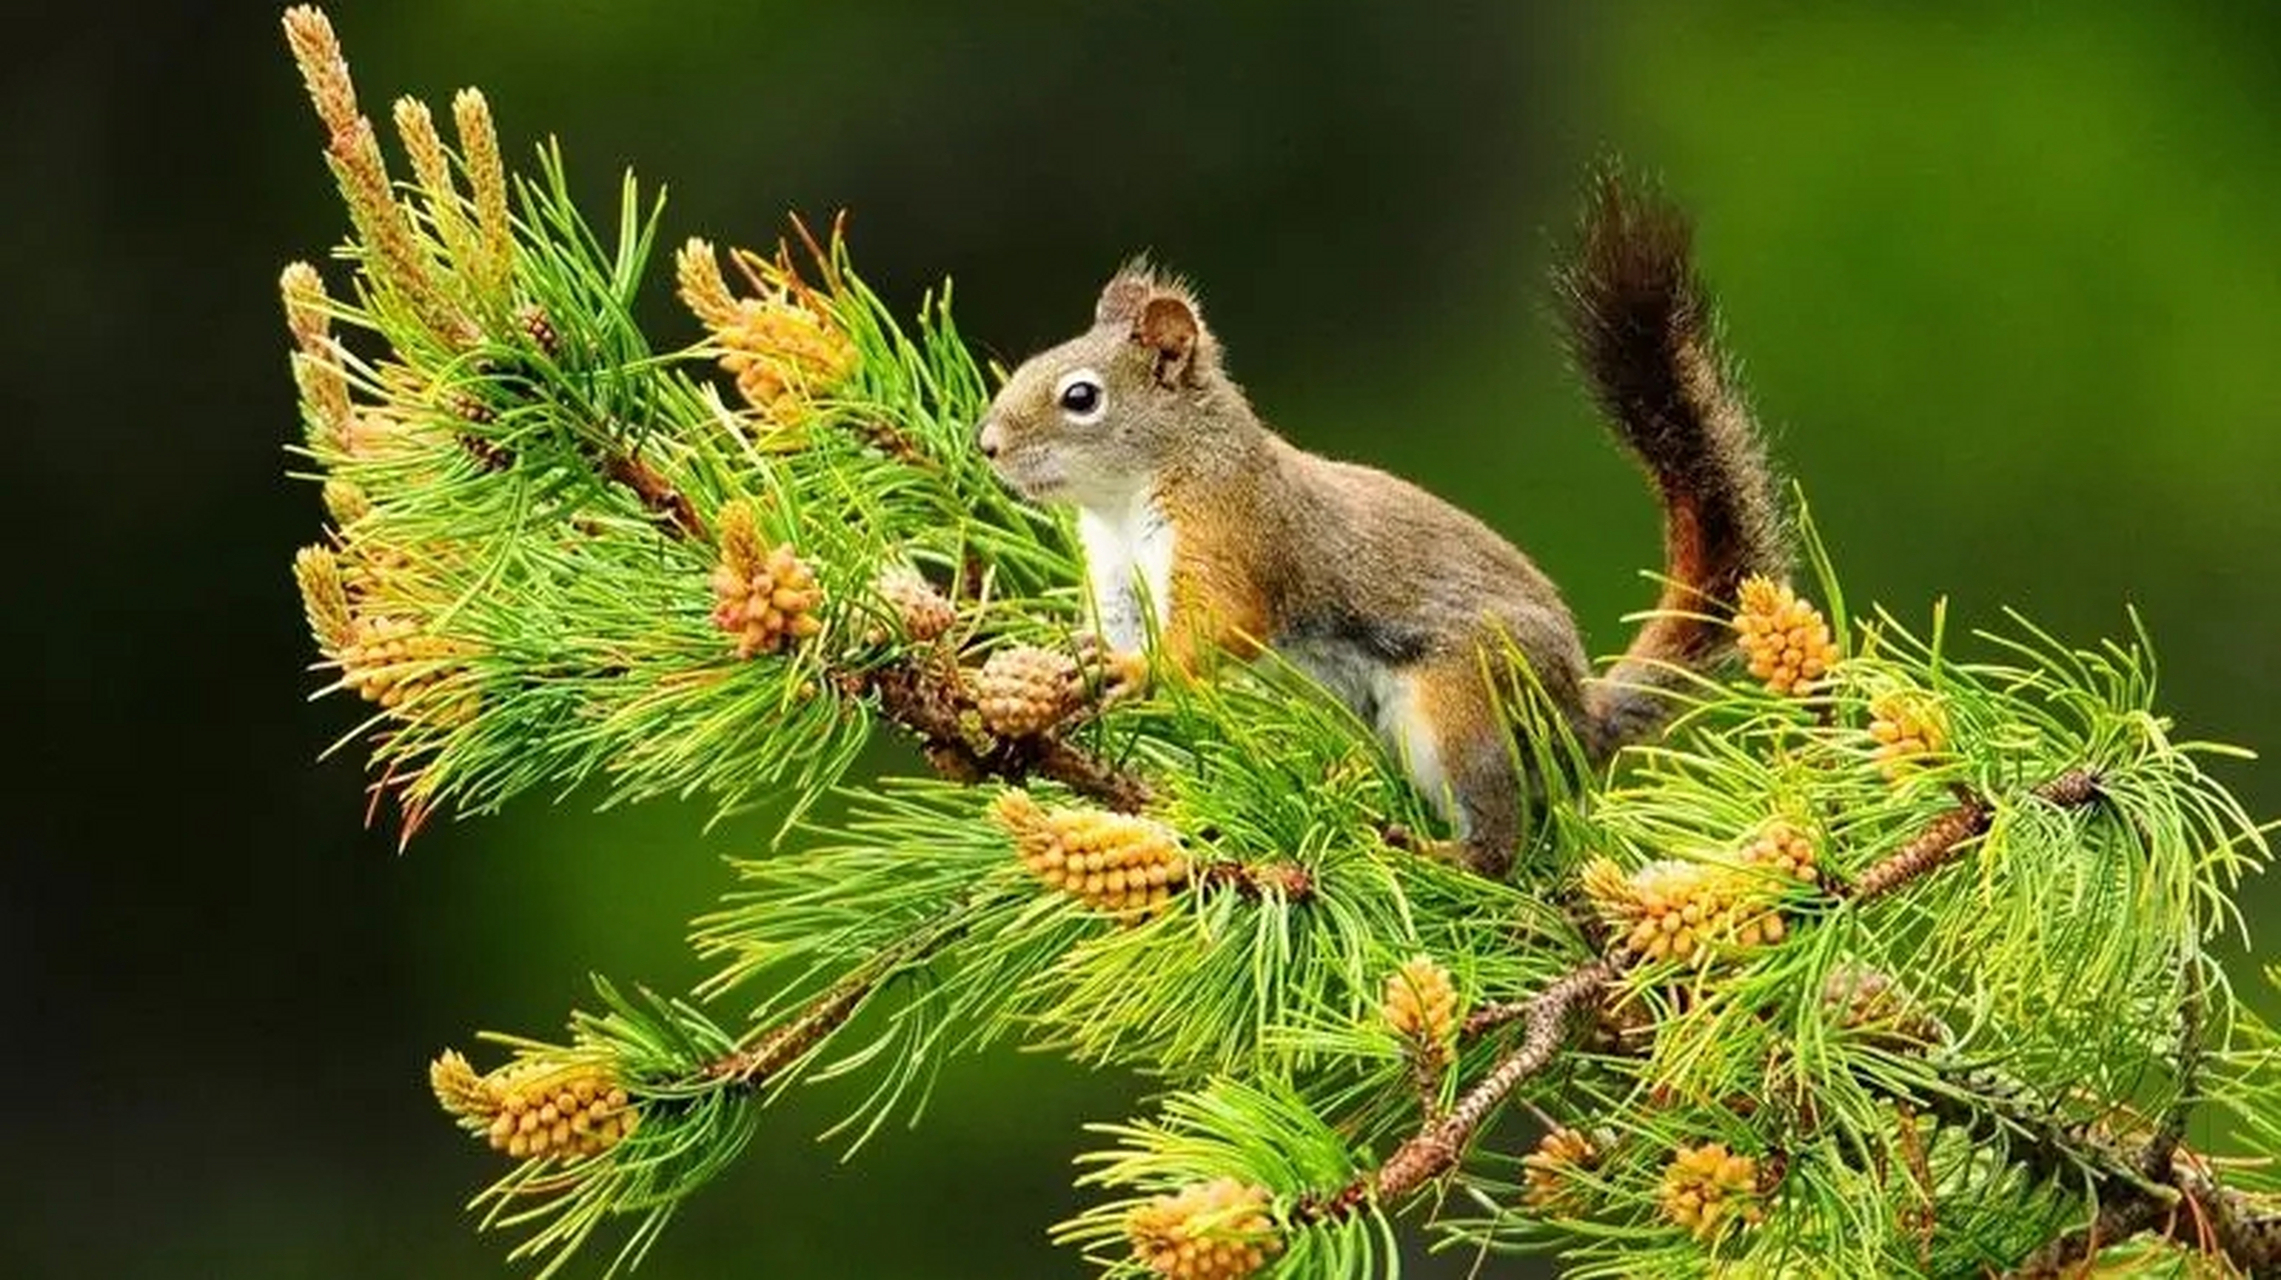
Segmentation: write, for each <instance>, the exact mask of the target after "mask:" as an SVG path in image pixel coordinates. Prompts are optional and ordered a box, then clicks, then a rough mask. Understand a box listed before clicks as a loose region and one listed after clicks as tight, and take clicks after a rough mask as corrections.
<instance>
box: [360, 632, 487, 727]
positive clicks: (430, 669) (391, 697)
mask: <svg viewBox="0 0 2281 1280" xmlns="http://www.w3.org/2000/svg"><path fill="white" fill-rule="evenodd" d="M468 652H469V647H468V645H467V644H466V642H464V641H460V640H454V639H452V638H451V637H449V636H439V635H431V634H429V633H428V632H427V631H425V630H423V629H422V628H421V626H420V624H419V623H417V622H414V621H412V620H411V619H409V618H401V617H391V616H388V615H378V616H371V617H358V618H355V619H353V620H352V621H351V622H350V624H349V630H348V639H347V642H346V643H344V644H342V645H340V646H339V648H337V649H336V650H335V651H334V653H333V661H335V662H336V663H338V664H339V665H340V669H341V683H342V684H344V685H346V686H348V687H349V688H351V689H354V690H356V693H357V696H358V697H361V698H363V699H364V700H365V701H366V702H370V703H374V704H376V705H378V706H381V707H384V708H386V709H387V710H390V711H394V712H398V713H399V714H402V715H405V716H411V715H413V714H418V715H420V716H421V717H422V718H427V719H432V720H434V721H436V722H437V723H439V724H464V723H466V722H467V721H468V720H470V719H472V718H473V717H474V715H475V707H476V699H475V695H474V693H473V691H465V692H462V693H461V694H459V695H458V696H457V697H454V698H452V699H451V700H450V701H449V702H446V703H438V704H435V705H429V702H428V695H429V694H430V693H431V692H432V691H434V690H436V689H437V688H438V687H439V686H441V685H442V684H443V683H444V682H445V681H446V680H447V679H448V678H449V677H450V676H451V675H452V674H453V673H454V672H455V671H456V670H458V669H459V666H460V662H459V660H460V659H463V658H465V657H466V656H467V654H468Z"/></svg>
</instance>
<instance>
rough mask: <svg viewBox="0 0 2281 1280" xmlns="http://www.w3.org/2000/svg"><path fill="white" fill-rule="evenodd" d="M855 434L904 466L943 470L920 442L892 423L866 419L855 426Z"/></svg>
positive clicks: (922, 469)
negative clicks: (922, 447)
mask: <svg viewBox="0 0 2281 1280" xmlns="http://www.w3.org/2000/svg"><path fill="white" fill-rule="evenodd" d="M855 433H856V434H857V435H859V436H861V437H863V440H864V443H866V444H868V445H870V446H871V447H872V448H874V449H877V450H879V451H880V452H881V453H883V454H885V455H887V456H888V457H890V458H893V459H894V460H895V461H897V462H900V463H902V464H903V465H904V466H907V467H913V468H916V469H918V470H920V471H941V470H942V464H940V463H938V462H936V461H935V460H934V458H932V457H930V456H929V455H928V453H927V451H926V450H924V449H921V448H920V447H919V445H918V442H917V441H915V440H913V439H911V437H910V435H909V433H907V432H905V431H904V430H903V429H902V428H900V427H897V426H896V425H895V424H893V423H891V422H883V421H881V420H879V419H877V418H865V419H863V420H861V421H859V422H857V423H856V424H855Z"/></svg>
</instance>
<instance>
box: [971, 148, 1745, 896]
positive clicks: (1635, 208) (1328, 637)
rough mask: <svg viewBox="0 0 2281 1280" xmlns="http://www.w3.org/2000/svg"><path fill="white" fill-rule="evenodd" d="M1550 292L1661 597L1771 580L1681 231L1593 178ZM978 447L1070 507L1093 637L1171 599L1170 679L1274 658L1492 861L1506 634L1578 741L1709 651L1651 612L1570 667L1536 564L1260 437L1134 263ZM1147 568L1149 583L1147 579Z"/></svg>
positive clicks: (1511, 795)
mask: <svg viewBox="0 0 2281 1280" xmlns="http://www.w3.org/2000/svg"><path fill="white" fill-rule="evenodd" d="M1559 283H1560V285H1561V291H1562V295H1563V298H1564V301H1565V302H1566V304H1567V305H1566V314H1567V316H1568V319H1569V330H1570V336H1571V342H1572V346H1573V347H1574V349H1575V352H1576V355H1577V359H1578V363H1579V364H1580V365H1581V366H1582V367H1583V369H1584V371H1585V373H1586V375H1587V376H1588V377H1589V378H1590V380H1591V382H1592V385H1593V388H1594V390H1595V392H1596V393H1597V394H1598V396H1599V398H1600V400H1601V402H1602V403H1603V404H1604V405H1605V406H1606V407H1607V408H1608V410H1609V412H1610V414H1611V416H1612V417H1614V418H1615V420H1616V424H1617V426H1618V428H1619V431H1620V433H1621V434H1622V436H1623V438H1624V439H1625V440H1626V442H1627V443H1628V444H1630V445H1631V446H1632V448H1633V449H1634V451H1635V452H1637V453H1638V454H1639V455H1640V456H1641V457H1642V459H1643V460H1645V461H1646V463H1647V464H1648V467H1649V469H1650V471H1651V472H1652V473H1653V474H1654V476H1655V479H1656V482H1657V486H1658V489H1659V491H1660V493H1661V494H1662V496H1663V499H1664V505H1665V511H1666V553H1667V561H1668V563H1667V571H1668V575H1669V577H1670V578H1671V580H1672V585H1671V586H1670V587H1669V588H1668V589H1667V590H1666V592H1665V594H1664V598H1663V600H1662V601H1661V605H1662V607H1663V608H1665V609H1687V608H1700V607H1702V606H1703V605H1704V604H1705V603H1706V602H1709V601H1715V600H1724V599H1728V598H1730V597H1731V596H1732V595H1733V591H1734V587H1735V585H1736V584H1737V583H1738V582H1739V581H1740V578H1741V576H1742V575H1743V574H1744V573H1746V572H1752V571H1763V570H1768V569H1775V568H1778V567H1779V565H1780V563H1781V558H1782V557H1781V544H1780V540H1779V538H1778V537H1776V536H1775V533H1774V530H1775V519H1774V500H1773V497H1772V495H1771V491H1770V490H1771V485H1770V483H1769V481H1768V479H1767V475H1766V471H1765V468H1764V464H1763V462H1762V461H1760V458H1759V452H1758V445H1757V442H1756V437H1755V434H1754V431H1753V428H1752V427H1751V424H1750V419H1749V416H1748V414H1747V412H1746V411H1745V410H1744V409H1743V407H1742V405H1741V402H1740V400H1739V398H1738V397H1737V396H1736V395H1735V394H1734V393H1733V391H1732V390H1731V388H1730V386H1729V384H1728V382H1727V380H1726V379H1725V377H1724V376H1723V374H1722V373H1721V372H1720V367H1719V362H1718V359H1717V356H1716V352H1715V350H1714V349H1713V347H1712V346H1711V340H1710V333H1709V310H1708V304H1707V303H1706V302H1705V300H1704V297H1703V294H1702V292H1701V290H1700V287H1699V286H1698V285H1697V284H1696V283H1695V281H1694V278H1693V276H1692V274H1691V268H1690V267H1689V265H1688V260H1687V232H1686V225H1685V223H1684V221H1683V220H1681V219H1679V218H1678V216H1677V215H1676V214H1675V213H1672V212H1671V211H1670V210H1668V209H1667V208H1665V207H1663V206H1659V205H1652V204H1651V205H1638V204H1635V203H1633V202H1632V201H1631V200H1630V199H1629V198H1628V197H1626V196H1625V195H1624V193H1623V192H1622V190H1621V189H1620V187H1619V185H1618V184H1617V183H1616V181H1615V180H1614V178H1612V177H1609V178H1604V179H1602V180H1601V182H1600V184H1599V186H1598V187H1597V189H1596V193H1595V202H1594V205H1593V208H1592V210H1591V212H1590V214H1589V215H1588V217H1587V220H1586V226H1585V235H1584V244H1583V247H1582V250H1581V253H1580V255H1579V257H1578V260H1577V261H1576V262H1575V263H1574V264H1572V265H1571V266H1570V267H1568V268H1567V269H1566V270H1564V271H1563V272H1562V273H1561V275H1560V277H1559ZM1072 379H1076V380H1078V381H1088V382H1093V383H1095V384H1097V386H1098V389H1099V391H1100V402H1099V403H1100V405H1101V408H1100V409H1099V411H1098V412H1091V411H1086V412H1077V411H1074V410H1072V409H1070V408H1069V407H1068V405H1067V404H1066V403H1065V402H1064V400H1063V397H1064V396H1065V394H1066V393H1067V390H1068V387H1069V385H1070V382H1071V380H1072ZM979 439H980V442H981V444H982V447H983V449H984V451H985V452H986V453H987V454H988V455H989V456H990V457H991V459H992V462H993V464H994V465H995V466H996V467H997V469H998V471H999V473H1000V474H1001V475H1002V476H1004V477H1005V478H1006V479H1007V480H1008V481H1009V482H1010V483H1012V484H1013V485H1014V486H1015V487H1017V488H1019V489H1020V490H1022V491H1023V492H1024V493H1025V494H1027V495H1028V496H1030V497H1032V498H1035V499H1039V500H1048V501H1053V500H1059V501H1069V502H1074V503H1076V504H1077V505H1078V506H1079V508H1080V510H1081V512H1084V513H1086V521H1087V528H1088V529H1089V530H1090V532H1088V547H1087V551H1088V556H1089V559H1092V560H1094V561H1095V563H1093V564H1091V565H1090V566H1089V567H1090V568H1091V569H1092V570H1093V577H1094V578H1095V583H1094V587H1095V591H1096V594H1097V596H1098V597H1099V599H1100V602H1101V604H1100V615H1101V625H1102V626H1103V629H1104V630H1105V631H1106V632H1108V633H1109V634H1108V635H1106V636H1105V638H1106V639H1107V640H1108V641H1109V642H1110V643H1111V644H1112V645H1132V644H1137V643H1138V636H1139V635H1140V633H1141V629H1140V627H1139V625H1138V623H1137V622H1136V621H1135V619H1136V618H1137V616H1138V615H1137V612H1136V611H1137V609H1138V605H1139V597H1140V592H1139V591H1138V590H1136V589H1135V588H1134V586H1133V581H1135V580H1143V581H1142V586H1143V587H1145V588H1146V589H1147V590H1149V591H1152V592H1153V591H1161V592H1162V593H1163V595H1164V596H1165V597H1167V598H1166V599H1163V600H1159V601H1157V602H1156V604H1157V606H1158V607H1159V609H1160V610H1161V614H1162V616H1161V621H1162V632H1161V634H1162V641H1163V644H1164V646H1165V649H1166V653H1167V656H1169V657H1170V658H1171V659H1172V660H1173V661H1174V662H1175V663H1176V664H1177V665H1178V666H1179V667H1180V668H1181V669H1183V670H1193V669H1195V668H1196V667H1197V666H1198V665H1200V664H1202V663H1203V662H1205V661H1206V660H1207V659H1208V657H1209V656H1210V655H1211V654H1212V653H1214V652H1217V651H1228V652H1232V653H1234V654H1236V655H1237V656H1240V657H1249V656H1251V655H1252V654H1254V653H1256V652H1257V651H1258V649H1259V648H1260V647H1261V646H1263V645H1265V646H1272V647H1274V648H1275V649H1277V650H1278V651H1279V652H1281V653H1283V654H1284V655H1286V656H1287V657H1289V658H1290V659H1291V660H1292V661H1294V662H1295V663H1296V664H1297V665H1299V666H1301V667H1302V668H1304V669H1307V670H1309V671H1310V672H1312V673H1313V674H1314V675H1315V676H1316V677H1317V678H1318V679H1320V680H1321V681H1322V682H1323V683H1324V684H1325V685H1327V686H1328V687H1330V688H1331V689H1332V690H1333V691H1334V692H1336V693H1337V694H1338V695H1339V696H1340V697H1341V698H1342V699H1343V700H1345V701H1346V702H1347V704H1348V705H1349V706H1350V707H1352V708H1353V709H1354V710H1355V711H1356V713H1357V714H1358V715H1360V716H1362V717H1363V718H1364V719H1365V720H1366V721H1370V722H1372V723H1374V725H1375V726H1376V727H1377V728H1378V729H1379V730H1380V732H1381V733H1382V735H1384V736H1385V737H1386V738H1387V739H1388V742H1389V744H1390V745H1391V746H1393V747H1394V748H1396V749H1397V750H1400V751H1402V752H1403V753H1405V755H1406V756H1407V757H1408V764H1409V767H1410V771H1411V774H1412V776H1413V778H1415V779H1416V780H1417V781H1418V782H1419V784H1420V786H1421V787H1422V788H1423V789H1424V790H1426V791H1427V793H1428V797H1429V799H1431V800H1433V801H1435V802H1436V803H1439V804H1444V805H1445V807H1447V808H1448V809H1450V810H1451V816H1452V817H1454V818H1455V819H1456V820H1457V822H1458V824H1459V826H1460V828H1461V830H1462V831H1463V842H1464V848H1465V854H1466V857H1467V860H1468V861H1469V863H1470V864H1471V865H1473V866H1474V867H1475V868H1477V869H1479V870H1481V871H1483V872H1484V873H1487V874H1491V875H1502V874H1504V871H1505V869H1506V868H1507V866H1508V865H1509V864H1510V861H1511V857H1512V852H1513V847H1514V844H1515V842H1516V841H1517V839H1518V838H1519V835H1520V818H1521V813H1522V809H1523V804H1522V801H1523V796H1522V787H1523V783H1522V780H1521V779H1520V777H1519V776H1518V773H1517V771H1516V768H1515V764H1514V759H1515V754H1514V752H1513V751H1512V743H1511V740H1510V730H1509V729H1508V728H1507V723H1506V721H1505V719H1504V717H1503V715H1502V714H1501V710H1500V708H1501V707H1502V706H1503V705H1505V704H1506V703H1507V702H1509V700H1510V699H1511V697H1512V696H1513V695H1514V694H1515V693H1516V688H1515V685H1516V682H1514V681H1511V680H1508V679H1504V678H1500V677H1492V676H1491V675H1489V674H1488V672H1490V671H1493V670H1498V669H1501V668H1502V656H1501V655H1502V651H1503V647H1504V646H1506V645H1508V644H1509V645H1511V646H1512V647H1514V648H1516V649H1518V650H1519V652H1520V653H1521V654H1522V655H1523V656H1524V657H1525V658H1526V659H1527V661H1528V663H1529V665H1530V668H1531V672H1532V674H1533V676H1534V677H1535V679H1536V682H1537V683H1538V684H1539V685H1540V686H1541V687H1542V688H1543V690H1544V691H1545V693H1546V695H1547V696H1548V697H1549V698H1550V699H1551V700H1552V702H1553V704H1554V705H1555V706H1556V707H1558V708H1559V709H1560V710H1561V711H1562V712H1563V713H1564V714H1565V715H1567V717H1568V718H1569V720H1570V722H1571V724H1572V725H1573V727H1574V728H1575V729H1576V731H1577V732H1578V734H1579V736H1580V737H1582V738H1583V739H1584V740H1585V742H1586V743H1587V745H1588V746H1589V747H1590V749H1592V750H1593V751H1594V752H1595V753H1605V752H1607V751H1610V750H1613V749H1614V748H1615V747H1616V746H1618V745H1620V744H1621V743H1623V742H1626V741H1631V740H1634V739H1636V738H1637V737H1638V736H1639V735H1640V734H1642V733H1644V732H1647V731H1648V730H1650V729H1652V728H1654V727H1655V726H1656V725H1658V724H1660V723H1661V716H1662V712H1661V710H1660V700H1659V699H1656V698H1655V697H1654V695H1653V694H1652V692H1650V691H1649V690H1650V689H1652V688H1653V687H1656V686H1659V685H1661V684H1663V683H1665V682H1667V680H1668V673H1669V668H1670V666H1671V664H1679V665H1684V666H1699V665H1701V664H1703V663H1705V662H1708V661H1711V660H1713V659H1714V658H1715V657H1716V656H1718V655H1719V654H1720V653H1721V652H1723V651H1724V648H1725V632H1724V629H1723V628H1722V627H1719V626H1717V625H1716V624H1712V623H1706V622H1703V621H1700V620H1696V619H1690V618H1686V617H1681V616H1676V615H1671V616H1659V617H1658V618H1656V619H1655V620H1654V621H1652V622H1650V623H1649V624H1648V625H1647V626H1646V627H1644V628H1642V630H1641V632H1640V635H1639V637H1638V638H1637V639H1636V640H1635V641H1634V643H1633V645H1632V647H1631V649H1630V650H1629V652H1628V653H1627V654H1626V656H1625V658H1624V660H1623V661H1622V662H1621V663H1619V664H1618V665H1617V667H1616V668H1615V669H1614V671H1612V672H1611V673H1610V675H1609V676H1608V677H1607V679H1606V680H1604V681H1597V682H1594V681H1589V680H1588V678H1587V677H1588V672H1587V664H1586V662H1585V657H1584V649H1583V644H1582V641H1581V640H1580V639H1579V637H1578V635H1577V630H1576V625H1575V622H1574V620H1573V619H1572V618H1571V617H1570V616H1569V613H1568V608H1567V606H1566V605H1565V604H1563V603H1562V601H1561V598H1560V594H1559V592H1558V590H1557V589H1556V588H1555V587H1554V586H1553V584H1552V582H1551V581H1550V580H1549V579H1548V578H1546V577H1545V575H1544V574H1543V572H1541V571H1540V570H1539V569H1538V568H1537V567H1536V565H1535V563H1534V562H1532V561H1531V560H1530V559H1529V558H1528V557H1527V556H1526V555H1524V554H1522V553H1521V552H1520V551H1519V550H1518V549H1517V548H1515V547H1514V546H1513V545H1512V544H1511V543H1509V542H1507V541H1506V540H1505V539H1504V538H1502V537H1500V536H1498V534H1497V533H1496V532H1495V531H1493V530H1491V529H1490V528H1489V527H1488V526H1487V525H1485V524H1483V523H1481V522H1480V521H1479V520H1477V519H1475V518H1474V517H1472V516H1470V515H1468V514H1466V513H1465V512H1463V511H1460V510H1458V509H1457V508H1456V507H1453V506H1451V505H1450V504H1448V503H1446V502H1444V501H1442V500H1441V499H1439V498H1436V497H1434V496H1433V495H1432V494H1430V493H1427V492H1426V491H1424V490H1423V489H1420V488H1418V487H1417V486H1415V485H1412V484H1410V483H1409V482H1407V481H1404V480H1401V479H1399V478H1397V477H1394V476H1391V475H1388V474H1386V473H1384V472H1381V471H1376V470H1373V469H1371V468H1368V467H1363V466H1357V465H1354V464H1352V463H1344V462H1334V461H1331V460H1329V459H1325V458H1319V457H1316V456H1314V455H1313V454H1309V453H1306V452H1303V451H1301V450H1299V449H1297V448H1294V447H1293V446H1291V445H1290V444H1288V443H1286V442H1285V441H1284V440H1283V439H1282V438H1281V437H1279V436H1277V435H1276V434H1274V433H1273V432H1271V431H1269V430H1268V429H1267V428H1266V427H1265V426H1264V425H1262V424H1261V422H1260V421H1259V419H1258V417H1257V416H1256V415H1254V414H1253V412H1252V410H1251V406H1250V404H1249V403H1248V402H1247V401H1246V400H1245V398H1244V395H1243V392H1242V390H1241V388H1239V387H1238V386H1237V385H1236V384H1235V382H1234V381H1232V380H1231V379H1230V378H1229V377H1228V375H1227V373H1226V372H1225V370H1224V369H1223V368H1222V367H1221V358H1220V350H1219V344H1218V342H1217V340H1216V339H1215V338H1214V337H1213V335H1212V333H1211V331H1210V329H1209V328H1207V327H1206V326H1205V325H1204V323H1203V320H1202V315H1201V311H1200V309H1199V307H1198V305H1197V302H1196V299H1195V296H1194V294H1193V293H1191V292H1190V291H1189V290H1188V288H1187V287H1186V286H1185V285H1184V284H1181V283H1180V282H1178V281H1173V280H1168V279H1165V278H1162V277H1160V276H1158V275H1157V274H1156V273H1155V272H1154V271H1153V270H1151V269H1150V268H1148V267H1147V266H1146V264H1145V263H1136V264H1132V265H1129V266H1128V267H1127V268H1126V269H1125V270H1123V271H1121V272H1119V273H1118V275H1117V276H1116V277H1115V278H1114V279H1112V280H1111V281H1110V282H1109V283H1108V285H1107V286H1106V287H1105V288H1104V289H1103V290H1102V292H1101V296H1100V299H1099V301H1098V303H1097V304H1096V307H1095V311H1094V326H1093V328H1092V329H1090V330H1089V331H1087V332H1086V333H1084V334H1081V335H1079V336H1078V337H1076V338H1073V339H1071V340H1069V341H1068V342H1065V343H1062V344H1061V345H1059V346H1057V347H1054V348H1053V349H1051V350H1049V351H1046V352H1044V353H1042V354H1040V355H1038V356H1035V357H1033V358H1031V359H1030V360H1028V361H1025V362H1024V363H1023V365H1022V366H1021V367H1020V368H1018V369H1016V370H1015V371H1014V373H1013V375H1012V376H1011V377H1010V378H1009V379H1008V381H1007V383H1006V385H1005V387H1004V388H1002V389H1001V390H1000V392H999V394H998V396H997V397H996V399H995V400H994V401H993V403H992V404H991V407H990V411H989V414H988V415H987V416H986V418H985V419H984V421H983V423H982V425H981V427H980V431H979ZM1151 566H1156V567H1155V568H1152V567H1151ZM1153 572H1161V573H1162V583H1161V586H1157V585H1151V584H1149V583H1147V582H1146V581H1145V579H1147V578H1148V576H1149V575H1150V574H1151V573H1153ZM1120 575H1126V576H1127V577H1128V579H1129V580H1126V581H1119V580H1116V579H1117V578H1118V577H1119V576H1120ZM1485 655H1486V661H1485Z"/></svg>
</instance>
